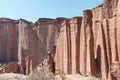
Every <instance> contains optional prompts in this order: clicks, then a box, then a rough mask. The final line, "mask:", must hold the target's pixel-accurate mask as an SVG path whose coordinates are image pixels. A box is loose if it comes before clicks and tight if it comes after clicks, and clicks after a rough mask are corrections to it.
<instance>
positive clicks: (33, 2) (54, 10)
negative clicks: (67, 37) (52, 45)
mask: <svg viewBox="0 0 120 80" xmlns="http://www.w3.org/2000/svg"><path fill="white" fill-rule="evenodd" d="M102 2H103V0H1V1H0V17H7V18H12V19H19V18H23V19H26V20H28V21H33V22H35V21H37V19H38V18H43V17H46V18H56V17H67V18H71V17H74V16H81V15H82V11H83V10H85V9H91V8H94V7H95V6H97V5H99V4H101V3H102Z"/></svg>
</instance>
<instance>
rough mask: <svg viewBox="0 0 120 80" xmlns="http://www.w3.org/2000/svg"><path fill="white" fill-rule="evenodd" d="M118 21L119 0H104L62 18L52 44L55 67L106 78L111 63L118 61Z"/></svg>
mask: <svg viewBox="0 0 120 80" xmlns="http://www.w3.org/2000/svg"><path fill="white" fill-rule="evenodd" d="M78 18H79V19H78ZM119 25H120V1H119V0H104V3H103V4H101V5H99V6H97V7H96V8H94V9H92V10H85V11H83V17H76V18H72V19H68V20H66V21H64V23H63V24H62V26H61V33H60V36H59V38H58V41H57V45H56V55H55V56H56V57H55V62H56V70H59V69H60V70H63V71H64V72H65V73H67V74H71V73H80V74H81V75H84V76H86V75H93V76H97V77H98V76H99V77H102V78H103V79H108V78H109V73H110V70H109V67H110V65H111V63H112V62H113V63H114V62H116V61H118V62H120V52H119V48H120V45H119V43H120V42H119V41H120V40H119V37H120V31H119V29H120V27H119ZM60 56H61V57H60ZM76 64H77V65H76Z"/></svg>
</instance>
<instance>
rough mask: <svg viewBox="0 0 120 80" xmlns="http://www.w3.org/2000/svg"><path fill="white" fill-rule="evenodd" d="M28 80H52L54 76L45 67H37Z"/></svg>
mask: <svg viewBox="0 0 120 80" xmlns="http://www.w3.org/2000/svg"><path fill="white" fill-rule="evenodd" d="M28 80H54V74H53V73H52V72H51V71H50V70H49V68H48V66H47V65H39V66H38V67H37V68H36V69H35V70H33V71H32V72H31V73H30V74H29V75H28Z"/></svg>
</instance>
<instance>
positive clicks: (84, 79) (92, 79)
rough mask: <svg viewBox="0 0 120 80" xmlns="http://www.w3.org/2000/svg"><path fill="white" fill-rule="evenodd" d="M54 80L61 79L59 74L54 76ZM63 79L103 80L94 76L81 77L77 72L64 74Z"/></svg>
mask: <svg viewBox="0 0 120 80" xmlns="http://www.w3.org/2000/svg"><path fill="white" fill-rule="evenodd" d="M55 80H62V79H61V78H60V76H59V75H57V76H55ZM64 80H104V79H101V78H95V77H90V76H89V77H83V76H81V75H79V74H72V75H66V76H65V79H64Z"/></svg>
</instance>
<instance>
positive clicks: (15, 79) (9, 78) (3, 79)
mask: <svg viewBox="0 0 120 80" xmlns="http://www.w3.org/2000/svg"><path fill="white" fill-rule="evenodd" d="M26 78H27V76H25V75H21V74H13V73H4V74H0V80H26Z"/></svg>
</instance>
